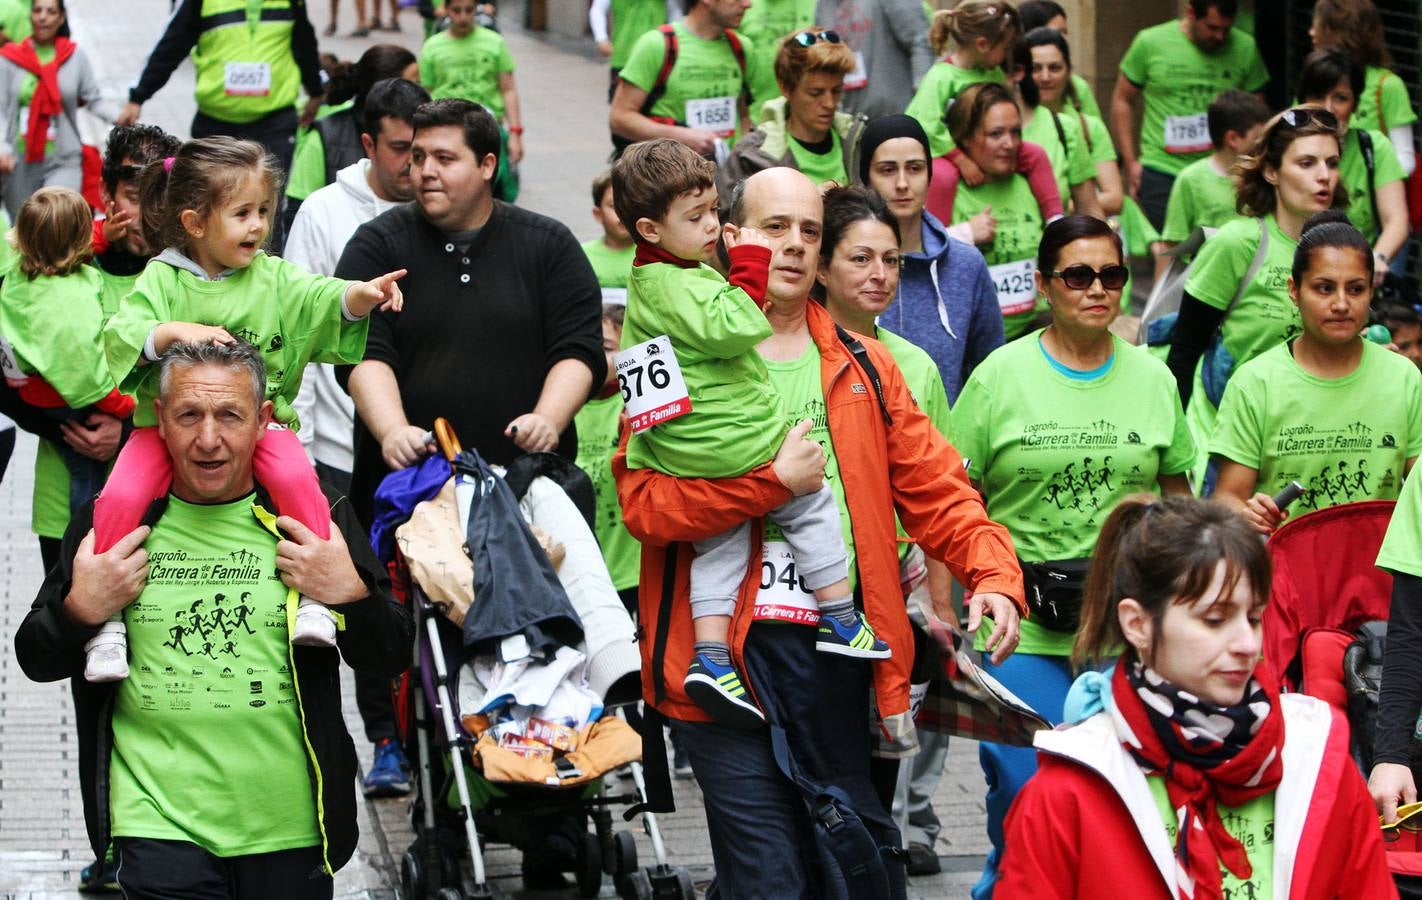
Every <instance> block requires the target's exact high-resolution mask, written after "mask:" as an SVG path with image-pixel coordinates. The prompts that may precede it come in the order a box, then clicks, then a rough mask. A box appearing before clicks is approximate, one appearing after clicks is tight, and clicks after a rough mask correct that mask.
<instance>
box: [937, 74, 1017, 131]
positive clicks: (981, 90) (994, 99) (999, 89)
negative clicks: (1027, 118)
mask: <svg viewBox="0 0 1422 900" xmlns="http://www.w3.org/2000/svg"><path fill="white" fill-rule="evenodd" d="M999 103H1010V104H1012V105H1013V106H1016V105H1017V101H1016V100H1014V99H1013V98H1012V94H1011V93H1010V92H1009V91H1008V90H1007V88H1006V87H1004V86H1003V85H1000V84H997V83H995V82H991V81H987V82H982V83H979V84H973V85H969V86H968V87H966V88H964V89H963V92H962V93H961V94H959V95H958V99H956V100H954V101H953V102H952V104H951V105H950V106H949V107H948V110H947V111H946V112H945V113H944V115H943V121H944V124H946V125H947V126H948V133H949V134H950V135H952V137H953V143H955V144H957V145H958V146H959V147H962V146H964V145H966V144H967V142H968V139H969V138H971V137H972V136H973V132H975V131H977V130H978V127H979V126H980V125H982V124H983V117H984V116H986V115H987V112H988V110H990V109H992V108H993V107H994V106H997V105H998V104H999Z"/></svg>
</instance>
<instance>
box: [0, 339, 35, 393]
mask: <svg viewBox="0 0 1422 900" xmlns="http://www.w3.org/2000/svg"><path fill="white" fill-rule="evenodd" d="M0 374H3V375H4V376H5V383H6V384H8V385H9V386H10V387H12V388H22V387H24V386H25V385H26V384H28V383H29V381H30V376H28V375H26V374H25V373H24V372H23V371H21V370H20V364H19V363H18V362H16V361H15V348H14V347H13V346H11V345H10V341H9V339H7V338H6V337H5V336H4V335H0Z"/></svg>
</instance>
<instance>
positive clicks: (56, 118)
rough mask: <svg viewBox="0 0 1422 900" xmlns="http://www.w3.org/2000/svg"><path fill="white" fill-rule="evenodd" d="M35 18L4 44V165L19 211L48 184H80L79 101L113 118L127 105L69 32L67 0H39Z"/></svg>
mask: <svg viewBox="0 0 1422 900" xmlns="http://www.w3.org/2000/svg"><path fill="white" fill-rule="evenodd" d="M30 26H31V27H32V28H33V29H34V32H33V34H31V35H30V36H29V37H28V38H25V40H23V41H21V42H19V43H9V44H6V45H5V46H4V47H0V173H4V194H5V210H6V212H8V213H9V214H10V218H11V219H13V218H14V217H15V215H16V213H18V212H19V209H20V206H21V205H22V204H23V203H24V202H25V200H26V199H27V198H28V197H29V196H30V195H31V194H33V193H34V192H35V191H37V190H39V189H40V188H42V187H53V186H58V187H67V188H70V189H71V190H75V191H77V190H79V189H80V183H81V181H82V177H83V176H82V164H81V158H82V155H83V144H82V142H81V141H80V138H79V129H78V125H77V122H76V119H75V114H76V113H77V111H78V108H79V107H80V106H81V105H82V106H84V107H85V108H86V109H88V110H89V112H91V113H93V114H94V115H96V116H98V117H99V118H100V119H103V120H104V121H105V122H109V123H112V122H113V121H114V119H116V118H118V114H119V111H120V109H121V107H120V105H119V103H118V102H117V101H116V100H111V99H108V98H106V97H104V95H103V94H102V93H101V91H100V88H99V82H98V79H97V78H96V77H95V75H94V69H93V67H92V66H90V64H89V59H88V57H86V56H85V55H84V52H83V51H82V50H80V49H79V47H78V46H77V45H76V44H75V43H74V42H73V41H71V40H70V39H69V25H68V21H67V19H66V15H65V10H64V0H33V2H32V3H31V4H30Z"/></svg>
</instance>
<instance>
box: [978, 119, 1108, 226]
mask: <svg viewBox="0 0 1422 900" xmlns="http://www.w3.org/2000/svg"><path fill="white" fill-rule="evenodd" d="M1057 123H1060V124H1061V126H1062V130H1061V131H1060V132H1058V131H1057ZM1062 138H1066V143H1062ZM1022 140H1024V141H1031V142H1032V143H1034V144H1036V145H1038V146H1040V147H1041V148H1042V149H1043V150H1046V151H1047V159H1048V160H1049V161H1050V162H1051V164H1052V172H1054V173H1055V174H1056V176H1057V190H1058V191H1059V192H1060V193H1061V195H1062V202H1063V203H1065V202H1067V201H1069V200H1070V199H1071V188H1072V186H1073V185H1077V184H1082V183H1084V182H1087V181H1090V180H1091V179H1093V178H1095V177H1096V164H1095V163H1093V162H1092V161H1091V152H1090V151H1089V150H1087V149H1086V138H1085V137H1083V136H1082V133H1081V122H1080V120H1078V119H1077V117H1076V116H1073V115H1065V116H1063V115H1058V116H1056V117H1055V121H1054V119H1053V116H1052V111H1051V110H1049V109H1047V108H1046V107H1045V106H1039V107H1037V108H1036V109H1035V110H1031V111H1029V113H1027V114H1026V115H1025V116H1024V124H1023V126H1022ZM995 210H996V207H994V211H995Z"/></svg>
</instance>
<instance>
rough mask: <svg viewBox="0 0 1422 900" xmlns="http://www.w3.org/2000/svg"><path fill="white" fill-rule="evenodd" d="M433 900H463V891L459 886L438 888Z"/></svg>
mask: <svg viewBox="0 0 1422 900" xmlns="http://www.w3.org/2000/svg"><path fill="white" fill-rule="evenodd" d="M435 900H464V892H463V891H461V890H460V889H459V888H440V891H439V893H438V894H435Z"/></svg>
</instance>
